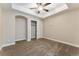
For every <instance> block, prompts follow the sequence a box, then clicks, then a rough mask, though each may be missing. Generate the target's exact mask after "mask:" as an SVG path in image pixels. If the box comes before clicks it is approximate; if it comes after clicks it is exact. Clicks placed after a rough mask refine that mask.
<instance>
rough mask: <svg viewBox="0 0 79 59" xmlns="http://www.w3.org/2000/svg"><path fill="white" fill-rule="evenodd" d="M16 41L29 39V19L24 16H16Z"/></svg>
mask: <svg viewBox="0 0 79 59" xmlns="http://www.w3.org/2000/svg"><path fill="white" fill-rule="evenodd" d="M15 19H16V20H15V32H16V33H15V35H16V36H15V38H16V40H15V41H21V40H26V39H27V19H26V18H25V17H23V16H16V18H15Z"/></svg>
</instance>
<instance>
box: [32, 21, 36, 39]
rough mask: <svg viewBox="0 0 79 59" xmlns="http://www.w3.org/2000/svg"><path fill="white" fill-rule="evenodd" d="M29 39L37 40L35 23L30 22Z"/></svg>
mask: <svg viewBox="0 0 79 59" xmlns="http://www.w3.org/2000/svg"><path fill="white" fill-rule="evenodd" d="M31 39H37V21H31Z"/></svg>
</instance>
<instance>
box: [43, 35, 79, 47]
mask: <svg viewBox="0 0 79 59" xmlns="http://www.w3.org/2000/svg"><path fill="white" fill-rule="evenodd" d="M44 38H45V39H48V40H52V41H56V42H60V43H64V44H67V45H70V46H74V47H77V48H79V45H76V44H72V43H68V42H64V41H60V40H57V39H51V38H48V37H44Z"/></svg>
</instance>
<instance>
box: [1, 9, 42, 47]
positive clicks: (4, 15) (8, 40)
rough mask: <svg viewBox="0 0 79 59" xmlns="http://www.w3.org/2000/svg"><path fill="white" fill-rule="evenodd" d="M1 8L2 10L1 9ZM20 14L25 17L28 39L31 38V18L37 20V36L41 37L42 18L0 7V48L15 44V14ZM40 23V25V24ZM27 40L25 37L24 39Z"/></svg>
mask: <svg viewBox="0 0 79 59" xmlns="http://www.w3.org/2000/svg"><path fill="white" fill-rule="evenodd" d="M1 9H2V10H1ZM17 15H20V16H24V17H26V18H27V19H28V20H27V22H28V23H27V24H28V25H27V27H28V29H27V30H28V31H27V32H28V39H29V40H28V41H30V40H31V20H34V21H37V23H38V24H37V36H38V38H42V35H43V34H42V29H43V28H42V20H41V19H40V18H37V17H34V16H31V15H28V14H25V13H22V12H19V11H16V10H11V9H8V10H6V9H4V8H0V48H2V47H5V46H9V45H11V44H15V41H16V40H15V35H16V33H15V22H16V19H15V16H17ZM40 24H41V25H40ZM26 40H27V39H26Z"/></svg>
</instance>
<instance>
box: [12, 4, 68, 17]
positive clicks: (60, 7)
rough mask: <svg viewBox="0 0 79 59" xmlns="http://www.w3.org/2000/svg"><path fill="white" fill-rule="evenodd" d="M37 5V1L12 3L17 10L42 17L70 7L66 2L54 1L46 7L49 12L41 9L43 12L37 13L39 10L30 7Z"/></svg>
mask: <svg viewBox="0 0 79 59" xmlns="http://www.w3.org/2000/svg"><path fill="white" fill-rule="evenodd" d="M35 6H36V5H35V3H16V4H12V8H13V9H16V10H19V11H22V12H25V13H28V14H31V15H34V16H37V17H40V18H46V17H48V16H51V15H54V14H56V13H58V12H61V11H63V10H66V9H68V6H67V4H65V3H52V4H50V5H48V6H46V7H45V8H46V9H48V10H49V12H45V11H42V10H41V12H40V13H39V14H38V13H36V11H37V10H31V9H30V8H32V7H35Z"/></svg>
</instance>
